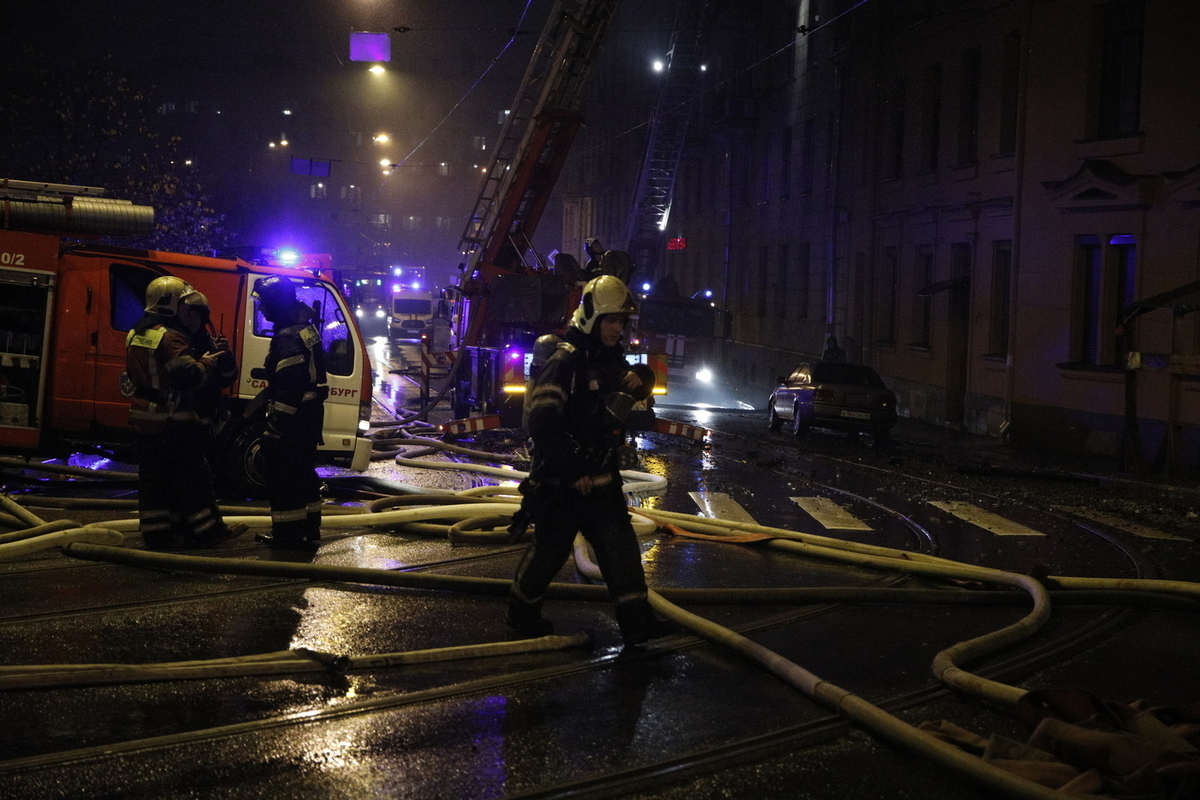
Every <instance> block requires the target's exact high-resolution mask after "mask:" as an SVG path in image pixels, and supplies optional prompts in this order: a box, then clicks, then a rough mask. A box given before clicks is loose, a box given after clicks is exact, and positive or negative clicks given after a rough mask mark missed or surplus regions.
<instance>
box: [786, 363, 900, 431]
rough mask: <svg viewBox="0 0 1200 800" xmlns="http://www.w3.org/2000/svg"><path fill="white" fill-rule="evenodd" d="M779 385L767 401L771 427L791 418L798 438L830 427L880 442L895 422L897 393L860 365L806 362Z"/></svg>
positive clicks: (877, 375)
mask: <svg viewBox="0 0 1200 800" xmlns="http://www.w3.org/2000/svg"><path fill="white" fill-rule="evenodd" d="M779 383H780V385H779V386H778V387H777V388H776V389H775V391H774V392H772V393H771V400H770V402H769V403H768V413H769V414H770V420H771V423H770V424H771V430H772V431H778V430H781V429H782V428H783V423H784V422H785V421H787V422H789V423H790V427H791V431H792V432H793V433H794V434H796V435H797V436H803V435H804V434H805V433H807V432H808V430H809V428H814V427H817V428H829V429H832V430H837V431H846V432H849V433H867V434H870V435H871V437H872V438H873V439H874V440H875V444H877V445H878V444H883V443H884V442H886V441H887V438H888V434H889V433H890V432H891V430H892V426H894V425H895V424H896V395H895V394H893V393H892V390H891V389H889V388H887V386H885V385H884V383H883V379H882V378H880V377H879V373H877V372H876V371H875V370H873V369H871V368H870V367H867V366H863V365H862V364H847V363H845V362H841V361H805V362H802V363H801V364H800V365H799V366H797V367H796V368H795V369H794V370H792V374H791V375H789V376H787V377H786V378H785V377H783V376H780V378H779Z"/></svg>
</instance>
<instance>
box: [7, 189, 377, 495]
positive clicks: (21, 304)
mask: <svg viewBox="0 0 1200 800" xmlns="http://www.w3.org/2000/svg"><path fill="white" fill-rule="evenodd" d="M101 193H102V191H101V190H99V189H91V188H89V187H74V186H64V185H52V184H35V183H29V182H23V181H5V182H3V185H0V194H2V195H3V196H4V198H5V199H6V203H5V206H6V209H7V211H6V214H5V217H4V220H3V224H4V227H5V228H6V229H5V230H0V403H2V405H0V449H3V450H5V451H8V452H20V453H38V452H41V453H47V452H54V453H56V454H61V452H62V451H63V447H62V446H63V445H64V444H66V443H74V442H87V441H105V442H112V441H121V440H125V439H127V438H130V432H129V427H128V413H129V399H128V397H126V396H125V395H124V394H123V393H122V387H121V375H122V373H123V372H124V371H125V338H126V333H127V332H128V331H129V330H130V329H131V328H132V327H133V326H134V325H135V324H136V323H137V321H138V319H140V318H141V316H142V313H143V309H144V307H145V296H146V287H147V286H148V285H149V284H150V282H151V281H153V280H154V279H155V278H158V277H161V276H164V275H173V276H175V277H177V278H180V279H182V280H184V281H186V282H187V283H189V284H190V285H191V286H192V287H194V288H195V289H196V290H197V291H199V292H202V293H203V294H204V295H206V296H207V297H208V300H209V304H210V307H211V309H212V316H211V319H212V323H213V325H214V327H215V329H216V332H217V333H218V334H221V335H223V336H225V337H226V338H227V339H228V341H229V345H230V347H231V349H232V350H233V353H234V354H235V356H236V357H237V363H238V378H237V381H236V382H235V383H234V385H233V386H232V388H231V389H230V392H229V395H228V405H229V408H228V411H229V414H228V419H227V421H226V422H225V423H224V425H223V426H222V428H221V430H220V432H219V434H218V446H217V450H216V453H217V454H216V458H215V461H216V463H214V465H213V467H214V472H215V473H216V474H217V475H218V477H219V478H221V479H223V480H224V481H225V482H226V483H227V488H228V489H229V490H231V491H233V492H234V493H238V494H242V495H250V496H254V495H261V494H262V491H263V488H264V480H263V474H262V468H261V458H260V455H259V449H260V439H261V435H262V431H263V429H264V426H265V410H266V409H265V403H262V402H259V403H255V402H254V401H255V398H256V397H258V395H259V394H260V392H262V390H263V389H265V388H266V382H265V381H264V380H262V379H261V378H259V377H255V375H253V374H252V372H254V371H256V369H257V368H259V367H262V365H263V364H264V363H265V361H266V357H267V351H268V350H269V348H270V344H271V340H270V337H271V324H270V323H269V322H267V321H266V319H265V318H264V317H263V316H262V314H261V313H260V312H259V310H258V308H257V306H258V303H257V301H256V299H255V298H254V297H253V294H252V293H253V290H254V283H255V281H256V280H258V279H259V278H261V277H266V276H268V275H285V276H287V277H288V278H289V279H291V280H292V281H293V282H295V283H296V293H297V297H298V299H299V300H301V301H302V302H304V303H305V304H306V305H308V306H309V307H310V308H312V309H313V311H312V316H313V323H314V326H315V327H316V329H317V330H318V331H319V332H320V333H321V337H322V340H323V344H324V346H325V351H326V354H327V356H326V371H327V373H328V383H329V397H328V399H326V401H325V422H324V428H323V431H322V437H323V439H324V444H323V445H322V446H321V451H320V453H319V454H318V455H319V457H320V458H321V460H322V462H325V463H333V464H339V465H344V466H348V467H350V468H351V469H355V470H359V471H362V470H364V469H366V467H367V465H368V464H369V462H370V453H371V447H370V441H369V440H368V439H366V438H365V436H364V434H365V432H366V430H367V429H368V426H369V421H370V414H371V366H370V361H369V360H368V354H367V350H366V346H365V344H364V342H363V338H362V335H361V333H360V332H359V330H358V327H357V326H356V325H355V323H354V322H353V320H354V317H353V316H352V315H351V314H350V312H349V309H348V307H347V304H346V301H345V298H343V297H342V296H341V293H340V292H339V291H338V289H337V287H336V283H335V282H334V281H333V280H331V278H332V275H330V274H325V273H327V272H328V270H305V269H289V268H284V267H275V266H270V265H257V264H251V263H249V262H247V261H243V260H241V259H226V258H209V257H205V256H191V255H183V254H178V253H166V252H161V251H154V250H136V249H129V248H122V247H111V246H107V245H101V244H91V243H84V242H80V241H76V239H77V237H79V236H101V235H106V234H113V235H138V234H144V233H146V232H148V231H149V229H150V227H151V226H152V225H153V210H152V209H150V208H149V207H147V206H134V205H131V204H121V202H120V201H113V200H100V199H98V198H99V195H100V194H101ZM131 219H132V221H131ZM16 228H21V230H13V229H16Z"/></svg>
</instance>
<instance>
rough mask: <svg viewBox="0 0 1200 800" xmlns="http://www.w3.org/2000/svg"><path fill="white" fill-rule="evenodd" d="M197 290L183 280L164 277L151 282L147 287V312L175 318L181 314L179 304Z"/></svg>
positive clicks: (170, 276) (168, 276) (171, 276)
mask: <svg viewBox="0 0 1200 800" xmlns="http://www.w3.org/2000/svg"><path fill="white" fill-rule="evenodd" d="M195 292H196V290H195V289H193V288H192V287H191V285H190V284H188V282H187V281H185V280H183V279H182V278H176V277H175V276H174V275H163V276H162V277H161V278H155V279H154V280H152V281H150V285H149V286H147V287H146V312H147V313H150V314H158V315H159V316H162V317H173V316H175V315H176V314H178V313H179V304H180V302H182V301H183V299H184V298H185V297H187V296H188V295H191V294H195Z"/></svg>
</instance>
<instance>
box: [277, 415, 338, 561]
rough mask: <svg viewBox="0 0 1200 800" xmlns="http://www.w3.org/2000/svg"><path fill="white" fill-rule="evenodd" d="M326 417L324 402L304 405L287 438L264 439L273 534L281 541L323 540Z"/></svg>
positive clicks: (284, 436)
mask: <svg viewBox="0 0 1200 800" xmlns="http://www.w3.org/2000/svg"><path fill="white" fill-rule="evenodd" d="M324 418H325V411H324V408H323V406H322V404H321V402H320V401H316V402H308V403H302V404H301V405H300V408H299V409H298V410H297V411H296V419H295V420H294V425H293V426H290V429H289V430H288V431H287V432H286V433H285V434H284V435H283V436H281V437H279V438H277V439H275V438H264V439H263V469H264V471H265V472H266V481H267V498H268V500H270V503H271V534H272V535H273V536H274V537H275V538H276V539H278V540H279V541H280V542H285V543H286V542H290V543H302V542H315V541H317V540H319V539H320V538H321V480H320V478H318V477H317V447H318V446H319V445H320V443H321V426H322V424H323V422H324Z"/></svg>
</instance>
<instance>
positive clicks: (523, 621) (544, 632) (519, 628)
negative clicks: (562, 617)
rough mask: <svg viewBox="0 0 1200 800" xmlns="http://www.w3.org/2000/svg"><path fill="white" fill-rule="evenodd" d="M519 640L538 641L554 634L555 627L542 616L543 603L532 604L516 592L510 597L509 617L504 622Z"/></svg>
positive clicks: (511, 593) (538, 601)
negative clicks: (539, 638)
mask: <svg viewBox="0 0 1200 800" xmlns="http://www.w3.org/2000/svg"><path fill="white" fill-rule="evenodd" d="M504 622H505V624H506V625H508V628H509V630H511V631H512V635H513V636H514V637H515V638H517V639H536V638H538V637H539V636H549V635H550V634H552V633H554V625H553V624H551V622H550V620H548V619H546V618H545V617H543V616H542V601H541V599H538V600H536V601H533V602H530V601H528V600H525V599H524V598H522V597H521V596H519V595H518V594H516V593H515V592H510V593H509V595H508V616H507V618H506V619H505V620H504Z"/></svg>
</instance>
